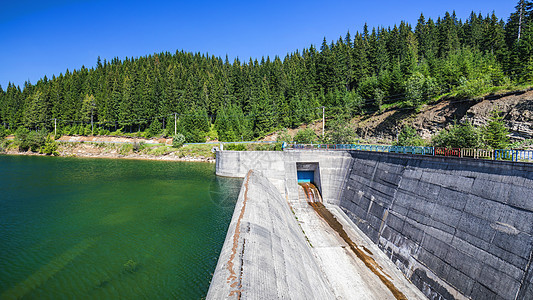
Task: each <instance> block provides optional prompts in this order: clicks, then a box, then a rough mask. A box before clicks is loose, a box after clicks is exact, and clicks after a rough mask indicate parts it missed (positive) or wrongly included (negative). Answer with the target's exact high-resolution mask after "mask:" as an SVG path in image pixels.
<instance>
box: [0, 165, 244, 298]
mask: <svg viewBox="0 0 533 300" xmlns="http://www.w3.org/2000/svg"><path fill="white" fill-rule="evenodd" d="M241 183H242V180H239V179H229V178H220V177H216V176H215V175H214V165H213V164H208V163H186V162H159V161H134V160H108V159H81V158H58V157H19V156H0V299H16V298H22V299H74V298H76V299H119V298H120V299H200V298H203V297H205V295H206V293H207V290H208V288H209V281H210V280H211V277H212V273H213V272H214V269H215V266H216V263H217V259H218V255H219V253H220V249H221V247H222V244H223V242H224V238H225V236H226V230H227V227H228V225H229V222H230V220H231V216H232V214H233V208H234V206H235V202H236V199H237V196H238V192H239V188H240V185H241Z"/></svg>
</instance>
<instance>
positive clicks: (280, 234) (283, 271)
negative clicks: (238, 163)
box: [207, 171, 335, 299]
mask: <svg viewBox="0 0 533 300" xmlns="http://www.w3.org/2000/svg"><path fill="white" fill-rule="evenodd" d="M207 299H335V296H334V294H333V291H332V289H331V288H330V287H329V286H328V284H327V281H326V278H325V276H324V274H323V273H322V271H321V270H320V268H319V267H318V265H317V263H316V262H315V257H314V255H313V253H312V252H311V249H310V247H309V245H308V243H307V241H306V240H305V237H304V235H303V233H302V230H301V228H300V227H299V225H298V223H297V222H296V219H295V217H294V215H293V213H292V212H291V209H290V207H289V205H288V203H287V201H286V200H285V199H284V198H282V197H281V194H280V193H279V191H278V190H277V189H276V188H275V187H274V185H272V183H270V181H269V180H268V179H267V178H265V177H264V176H262V175H261V174H260V173H259V172H256V171H249V172H248V174H247V176H246V178H245V179H244V182H243V186H242V188H241V192H240V195H239V199H238V202H237V204H236V207H235V211H234V214H233V218H232V220H231V223H230V226H229V229H228V234H227V236H226V240H225V242H224V246H223V248H222V252H221V254H220V257H219V259H218V263H217V267H216V270H215V273H214V275H213V279H212V281H211V285H210V288H209V292H208V294H207Z"/></svg>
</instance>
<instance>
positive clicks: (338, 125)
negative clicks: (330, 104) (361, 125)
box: [324, 117, 357, 144]
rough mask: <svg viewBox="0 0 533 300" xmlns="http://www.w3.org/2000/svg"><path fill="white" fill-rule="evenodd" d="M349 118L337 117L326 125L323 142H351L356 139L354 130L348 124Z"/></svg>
mask: <svg viewBox="0 0 533 300" xmlns="http://www.w3.org/2000/svg"><path fill="white" fill-rule="evenodd" d="M348 120H349V119H344V118H342V117H341V118H337V119H335V120H334V121H333V122H331V123H330V125H329V126H328V127H329V128H328V132H327V135H326V139H325V141H324V142H326V143H331V144H351V143H354V142H355V141H356V139H357V136H356V134H355V131H354V130H353V128H351V127H350V126H349V125H348V122H349V121H348Z"/></svg>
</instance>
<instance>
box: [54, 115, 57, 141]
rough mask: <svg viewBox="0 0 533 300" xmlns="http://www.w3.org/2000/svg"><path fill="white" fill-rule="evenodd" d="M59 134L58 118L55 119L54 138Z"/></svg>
mask: <svg viewBox="0 0 533 300" xmlns="http://www.w3.org/2000/svg"><path fill="white" fill-rule="evenodd" d="M56 136H57V119H54V138H55V137H56Z"/></svg>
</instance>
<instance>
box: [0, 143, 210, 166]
mask: <svg viewBox="0 0 533 300" xmlns="http://www.w3.org/2000/svg"><path fill="white" fill-rule="evenodd" d="M102 150H104V149H101V148H98V147H97V146H94V145H89V146H88V145H87V144H80V145H79V146H78V147H60V149H58V152H59V155H58V156H57V157H78V158H107V159H130V160H152V161H176V162H203V163H215V158H214V157H205V156H193V155H185V156H179V155H176V153H175V152H170V153H165V154H163V155H149V154H140V153H128V154H120V153H118V152H117V151H111V152H106V151H102ZM0 155H17V156H53V155H46V154H41V153H38V152H32V151H30V150H28V151H26V152H21V151H18V150H7V151H4V152H0Z"/></svg>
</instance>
